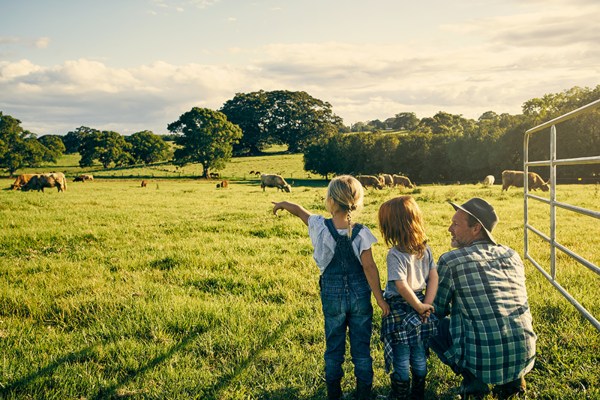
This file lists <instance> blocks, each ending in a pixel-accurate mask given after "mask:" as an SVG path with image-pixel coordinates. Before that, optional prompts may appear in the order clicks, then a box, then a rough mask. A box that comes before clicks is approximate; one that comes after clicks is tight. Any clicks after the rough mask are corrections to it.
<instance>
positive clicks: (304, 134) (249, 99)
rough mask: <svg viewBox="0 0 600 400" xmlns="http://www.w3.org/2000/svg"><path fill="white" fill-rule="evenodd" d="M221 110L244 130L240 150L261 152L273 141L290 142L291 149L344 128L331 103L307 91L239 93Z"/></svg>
mask: <svg viewBox="0 0 600 400" xmlns="http://www.w3.org/2000/svg"><path fill="white" fill-rule="evenodd" d="M221 112H223V113H224V114H225V115H227V118H228V119H229V120H230V121H231V122H233V123H235V124H237V125H239V126H240V127H241V129H242V132H243V135H244V136H243V137H242V139H241V141H240V145H239V146H236V147H238V148H239V149H240V150H243V151H247V152H248V153H250V154H257V153H260V152H261V151H262V150H263V149H264V148H265V147H266V146H268V145H269V144H272V143H280V144H286V145H287V146H288V150H289V151H290V152H293V153H295V152H300V151H303V150H304V149H305V148H306V146H308V145H309V144H310V143H312V142H315V141H317V140H319V139H321V138H324V137H328V136H330V135H331V134H333V133H337V132H339V130H341V129H344V127H343V123H342V119H341V118H340V117H338V116H336V115H335V114H333V111H332V109H331V104H329V103H327V102H324V101H322V100H319V99H316V98H314V97H312V96H310V95H309V94H308V93H306V92H291V91H287V90H277V91H272V92H264V91H262V90H261V91H259V92H253V93H248V94H243V93H238V94H236V96H235V98H234V99H232V100H230V101H228V102H226V103H225V105H224V106H223V107H222V108H221Z"/></svg>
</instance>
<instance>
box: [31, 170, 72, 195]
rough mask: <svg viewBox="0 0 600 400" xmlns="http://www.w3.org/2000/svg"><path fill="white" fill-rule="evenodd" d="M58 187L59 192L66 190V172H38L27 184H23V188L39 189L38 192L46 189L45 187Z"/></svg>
mask: <svg viewBox="0 0 600 400" xmlns="http://www.w3.org/2000/svg"><path fill="white" fill-rule="evenodd" d="M52 187H56V189H58V191H59V192H64V191H66V190H67V179H66V178H65V174H63V173H62V172H51V173H48V174H37V175H35V176H32V177H31V179H30V180H29V182H27V185H25V186H23V187H22V188H21V190H24V191H29V190H37V191H38V192H39V191H40V190H41V191H42V192H43V191H44V188H52Z"/></svg>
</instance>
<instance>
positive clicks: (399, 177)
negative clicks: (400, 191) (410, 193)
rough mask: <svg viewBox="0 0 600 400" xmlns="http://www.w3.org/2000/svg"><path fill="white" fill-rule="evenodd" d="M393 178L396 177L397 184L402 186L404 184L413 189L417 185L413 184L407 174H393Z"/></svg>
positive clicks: (395, 183) (395, 182)
mask: <svg viewBox="0 0 600 400" xmlns="http://www.w3.org/2000/svg"><path fill="white" fill-rule="evenodd" d="M392 178H393V179H394V185H395V186H397V185H400V186H404V187H406V188H409V189H412V188H414V187H415V185H413V183H412V182H411V181H410V179H408V177H406V176H403V175H396V174H394V175H393V176H392Z"/></svg>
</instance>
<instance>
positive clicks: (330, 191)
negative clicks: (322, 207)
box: [327, 175, 364, 237]
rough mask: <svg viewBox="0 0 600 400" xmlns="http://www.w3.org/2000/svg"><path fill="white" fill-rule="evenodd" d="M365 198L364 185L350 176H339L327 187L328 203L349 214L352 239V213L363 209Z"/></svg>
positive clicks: (349, 232)
mask: <svg viewBox="0 0 600 400" xmlns="http://www.w3.org/2000/svg"><path fill="white" fill-rule="evenodd" d="M363 197H364V190H363V187H362V185H361V184H360V182H359V181H358V180H357V179H356V178H355V177H353V176H350V175H340V176H337V177H335V178H333V179H332V180H331V182H329V186H327V201H329V200H331V201H332V202H333V203H334V205H335V206H336V207H337V208H338V209H339V210H340V211H343V212H346V213H348V216H347V219H348V237H352V212H353V211H356V210H358V209H359V208H360V207H362V205H363ZM327 206H328V207H329V204H328V205H327ZM333 211H335V210H331V209H330V210H329V212H333Z"/></svg>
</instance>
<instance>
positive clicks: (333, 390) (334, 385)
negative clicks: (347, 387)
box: [326, 380, 342, 400]
mask: <svg viewBox="0 0 600 400" xmlns="http://www.w3.org/2000/svg"><path fill="white" fill-rule="evenodd" d="M326 383H327V400H341V398H342V381H341V380H336V381H331V382H326Z"/></svg>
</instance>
